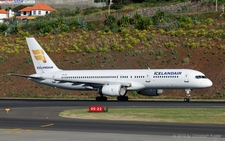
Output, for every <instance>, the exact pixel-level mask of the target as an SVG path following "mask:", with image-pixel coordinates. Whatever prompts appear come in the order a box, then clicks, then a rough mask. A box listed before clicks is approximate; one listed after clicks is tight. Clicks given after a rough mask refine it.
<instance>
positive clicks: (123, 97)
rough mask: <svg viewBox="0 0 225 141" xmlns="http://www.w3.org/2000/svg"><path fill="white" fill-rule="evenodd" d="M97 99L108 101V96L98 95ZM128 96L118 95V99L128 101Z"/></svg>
mask: <svg viewBox="0 0 225 141" xmlns="http://www.w3.org/2000/svg"><path fill="white" fill-rule="evenodd" d="M95 99H96V101H107V97H106V96H103V95H101V96H97V97H96V98H95ZM128 99H129V98H128V96H117V100H118V101H128Z"/></svg>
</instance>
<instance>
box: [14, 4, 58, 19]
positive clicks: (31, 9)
mask: <svg viewBox="0 0 225 141" xmlns="http://www.w3.org/2000/svg"><path fill="white" fill-rule="evenodd" d="M52 11H55V9H54V8H52V7H50V6H48V5H46V4H44V3H39V4H36V5H34V6H28V7H25V8H23V9H21V10H19V12H20V16H17V17H16V18H19V19H27V18H28V16H35V17H36V16H45V15H46V14H49V13H50V12H52Z"/></svg>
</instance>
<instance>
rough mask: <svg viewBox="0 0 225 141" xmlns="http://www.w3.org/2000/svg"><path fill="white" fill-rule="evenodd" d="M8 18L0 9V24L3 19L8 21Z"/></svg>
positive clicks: (7, 14)
mask: <svg viewBox="0 0 225 141" xmlns="http://www.w3.org/2000/svg"><path fill="white" fill-rule="evenodd" d="M8 18H9V12H7V11H5V10H3V9H0V23H2V22H3V21H4V19H8Z"/></svg>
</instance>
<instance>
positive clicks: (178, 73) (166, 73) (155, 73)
mask: <svg viewBox="0 0 225 141" xmlns="http://www.w3.org/2000/svg"><path fill="white" fill-rule="evenodd" d="M181 74H182V72H162V71H156V72H154V75H181Z"/></svg>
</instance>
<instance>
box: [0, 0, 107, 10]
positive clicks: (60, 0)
mask: <svg viewBox="0 0 225 141" xmlns="http://www.w3.org/2000/svg"><path fill="white" fill-rule="evenodd" d="M37 3H45V4H47V5H49V6H51V7H53V8H71V9H73V8H76V7H78V8H88V7H103V6H106V2H101V3H95V2H94V0H35V4H37ZM19 5H21V4H0V6H1V7H2V8H3V9H5V8H8V7H11V8H14V7H17V6H19ZM23 5H24V4H23ZM28 5H31V4H28Z"/></svg>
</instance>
